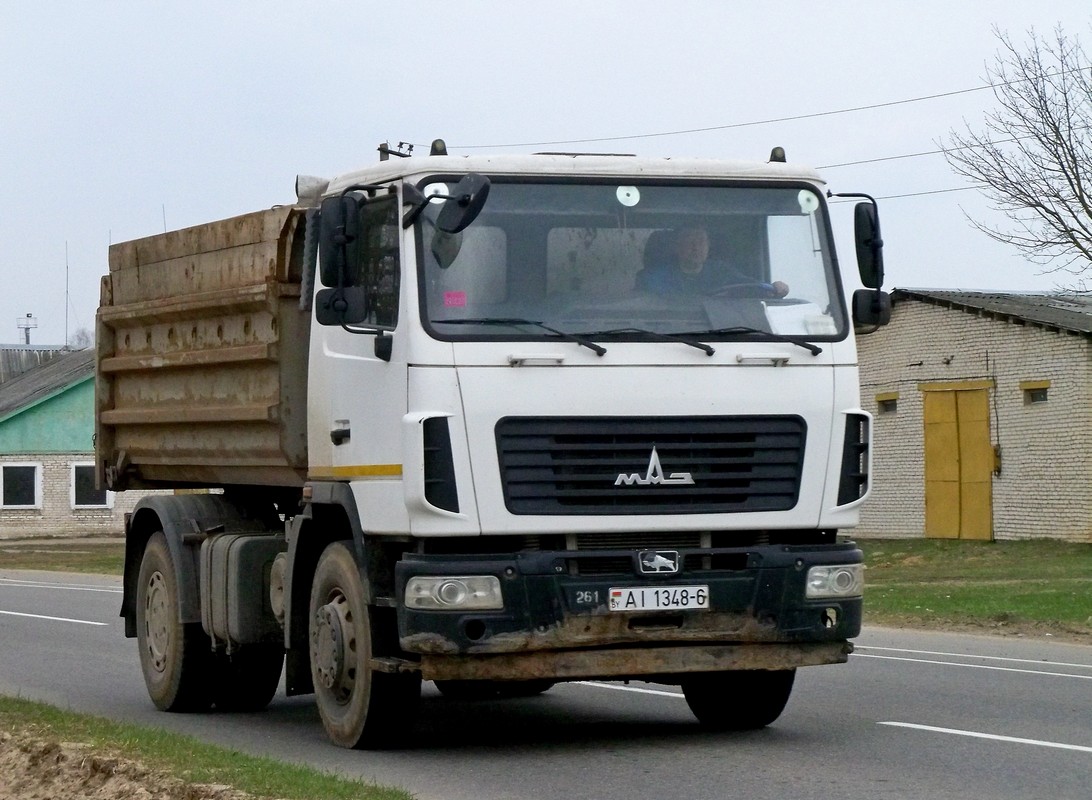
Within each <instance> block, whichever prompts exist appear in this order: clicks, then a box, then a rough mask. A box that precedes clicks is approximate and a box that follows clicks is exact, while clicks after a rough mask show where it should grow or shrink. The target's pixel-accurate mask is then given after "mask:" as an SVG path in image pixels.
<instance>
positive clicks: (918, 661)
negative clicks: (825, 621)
mask: <svg viewBox="0 0 1092 800" xmlns="http://www.w3.org/2000/svg"><path fill="white" fill-rule="evenodd" d="M852 658H878V659H880V660H883V661H909V662H911V663H913V664H939V665H940V666H942V667H964V668H966V669H988V670H993V671H994V672H1019V673H1022V674H1024V675H1049V676H1050V677H1052V678H1077V679H1079V680H1083V681H1092V675H1074V674H1072V673H1068V672H1047V671H1046V670H1041V669H1016V668H1015V667H993V666H990V665H989V664H960V663H959V662H958V661H934V660H931V659H928V658H901V657H899V656H873V655H869V654H868V653H855V654H854V655H853V656H852Z"/></svg>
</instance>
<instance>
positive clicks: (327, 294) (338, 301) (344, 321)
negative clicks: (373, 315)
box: [315, 286, 371, 325]
mask: <svg viewBox="0 0 1092 800" xmlns="http://www.w3.org/2000/svg"><path fill="white" fill-rule="evenodd" d="M370 311H371V309H370V308H369V307H368V293H367V291H366V290H365V289H364V287H363V286H343V287H341V288H338V289H320V290H319V292H318V294H316V295H315V321H316V322H317V323H318V324H319V325H353V324H355V323H358V322H363V321H364V320H366V319H367V318H368V313H369V312H370Z"/></svg>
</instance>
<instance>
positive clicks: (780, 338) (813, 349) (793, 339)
mask: <svg viewBox="0 0 1092 800" xmlns="http://www.w3.org/2000/svg"><path fill="white" fill-rule="evenodd" d="M737 333H747V334H757V335H759V336H764V337H766V338H767V339H772V340H773V341H775V342H788V343H789V344H795V345H796V346H797V347H803V348H804V349H805V350H807V351H808V352H809V353H811V354H812V355H813V356H817V355H819V354H820V353H822V352H823V348H822V347H819V346H818V345H815V344H812V343H811V342H806V341H804V340H803V339H801V338H800V337H799V336H785V335H784V334H780V333H771V332H770V331H764V330H762V329H761V328H749V327H747V326H746V325H735V326H733V327H730V328H713V329H712V330H708V331H686V332H684V333H679V334H675V335H676V336H719V335H722V334H737Z"/></svg>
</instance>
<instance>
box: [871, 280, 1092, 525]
mask: <svg viewBox="0 0 1092 800" xmlns="http://www.w3.org/2000/svg"><path fill="white" fill-rule="evenodd" d="M858 353H859V359H860V374H861V401H862V404H863V407H864V408H865V409H867V410H869V411H871V412H872V413H873V414H875V431H874V436H873V442H874V445H873V446H874V453H873V493H872V497H871V498H870V500H869V502H868V503H866V505H865V507H864V509H863V510H862V513H861V524H860V527H859V528H858V531H859V533H860V534H861V535H869V536H891V537H912V536H923V535H924V532H925V489H924V487H925V473H924V422H923V415H922V409H923V402H922V393H921V392H920V391H919V388H918V387H919V384H922V383H932V382H949V381H951V382H960V381H981V380H992V381H993V383H994V388H993V389H992V390H991V392H990V436H991V440H992V442H993V443H994V445H996V446H998V448H999V451H1000V473H999V474H997V475H995V476H994V480H993V528H994V538H995V539H999V540H1004V539H1027V538H1036V537H1051V538H1059V539H1068V540H1072V541H1085V542H1092V340H1090V339H1089V338H1088V337H1085V336H1079V335H1073V334H1069V333H1066V332H1064V331H1062V332H1057V331H1051V330H1045V329H1043V328H1040V327H1037V326H1034V325H1022V324H1017V323H1014V322H1009V321H1002V320H997V319H992V318H990V317H986V316H980V315H978V314H976V313H974V312H968V311H964V310H961V309H954V308H945V307H942V306H938V305H932V304H930V303H925V302H922V301H918V300H906V299H903V300H901V301H900V302H899V303H898V304H897V305H896V307H895V310H894V313H893V315H892V322H891V324H890V325H889V326H887V327H886V328H883V329H881V330H880V331H878V332H876V333H874V334H870V335H867V336H862V337H861V338H860V339H859V340H858ZM1029 381H1049V382H1050V388H1049V390H1048V399H1047V401H1046V402H1045V403H1035V404H1029V403H1027V402H1026V400H1025V393H1024V391H1023V390H1022V389H1021V383H1022V382H1029ZM892 393H897V395H898V399H897V410H896V411H895V412H894V413H881V412H880V410H879V407H878V406H879V404H878V403H877V396H881V397H882V396H885V395H890V394H892Z"/></svg>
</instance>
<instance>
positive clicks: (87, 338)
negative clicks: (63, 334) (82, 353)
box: [68, 328, 95, 350]
mask: <svg viewBox="0 0 1092 800" xmlns="http://www.w3.org/2000/svg"><path fill="white" fill-rule="evenodd" d="M94 344H95V337H94V335H93V334H92V333H91V331H89V330H88V329H87V328H80V329H78V330H77V331H76V332H75V333H73V334H72V336H71V337H70V338H69V340H68V348H69V349H70V350H86V349H87V348H88V347H92V346H93V345H94Z"/></svg>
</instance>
